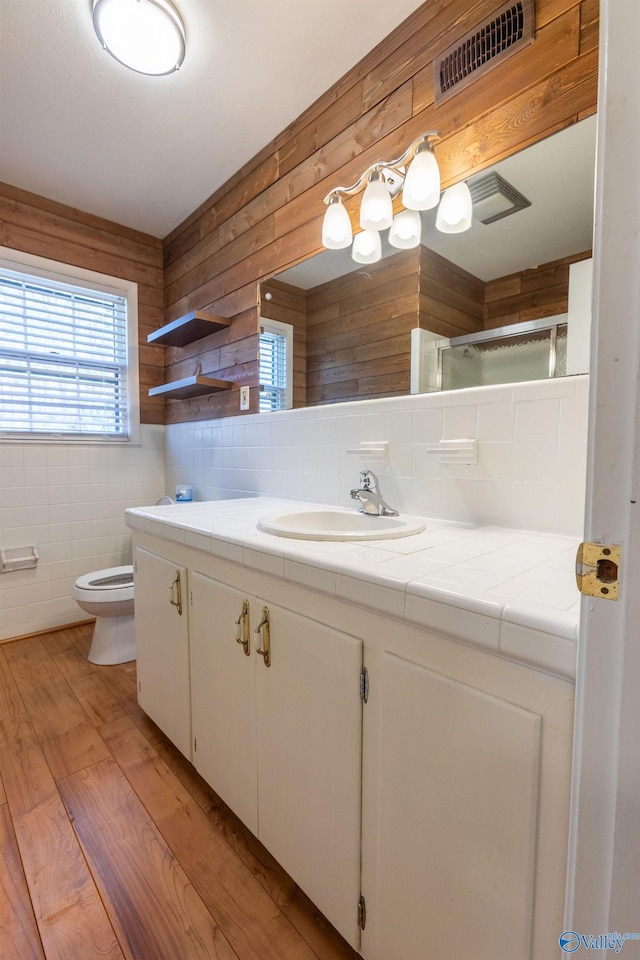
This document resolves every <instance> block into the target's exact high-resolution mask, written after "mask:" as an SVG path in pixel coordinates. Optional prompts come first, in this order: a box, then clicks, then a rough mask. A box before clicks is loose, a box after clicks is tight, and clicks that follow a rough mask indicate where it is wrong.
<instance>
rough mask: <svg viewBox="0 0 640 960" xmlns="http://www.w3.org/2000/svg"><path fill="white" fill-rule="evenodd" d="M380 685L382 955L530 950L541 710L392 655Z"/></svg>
mask: <svg viewBox="0 0 640 960" xmlns="http://www.w3.org/2000/svg"><path fill="white" fill-rule="evenodd" d="M379 686H380V690H379V696H380V700H381V702H380V740H379V743H378V744H377V749H378V751H379V758H380V759H379V771H380V772H379V783H378V793H379V803H380V824H379V837H378V843H379V897H378V902H379V905H380V906H379V910H380V917H379V938H380V939H379V949H378V953H377V955H378V956H379V957H383V958H384V960H423V958H424V957H425V956H430V957H437V958H438V960H460V958H461V957H473V958H474V960H495V958H496V956H498V955H499V954H500V952H501V950H502V951H504V950H506V952H507V953H508V955H509V957H511V958H513V960H527V958H529V956H530V950H531V944H530V936H531V918H532V911H533V883H534V872H535V842H536V818H537V797H538V782H539V761H540V737H541V718H540V717H539V716H538V715H537V714H535V713H531V712H529V711H527V710H523V709H521V708H519V707H517V706H514V705H513V704H511V703H508V702H507V701H505V700H501V699H498V698H496V697H492V696H488V695H487V694H485V693H483V692H480V691H478V690H475V689H473V688H472V687H469V686H465V685H464V684H461V683H458V682H456V681H454V680H451V679H449V678H447V677H443V676H441V675H439V674H436V673H433V672H432V671H430V670H428V669H426V668H424V667H421V666H418V665H416V664H414V663H410V662H409V661H407V660H403V659H400V658H399V657H396V656H394V655H392V654H389V653H385V654H383V655H382V657H381V662H380V670H379ZM365 896H366V893H365ZM501 945H502V946H501Z"/></svg>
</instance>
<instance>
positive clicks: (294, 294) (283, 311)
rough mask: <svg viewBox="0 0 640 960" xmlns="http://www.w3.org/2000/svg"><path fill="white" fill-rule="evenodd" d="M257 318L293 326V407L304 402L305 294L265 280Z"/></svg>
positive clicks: (282, 284)
mask: <svg viewBox="0 0 640 960" xmlns="http://www.w3.org/2000/svg"><path fill="white" fill-rule="evenodd" d="M258 297H259V300H258V313H259V318H260V319H262V318H264V319H265V320H279V321H280V323H290V324H291V326H292V327H293V406H294V407H304V406H305V404H306V402H307V292H306V290H300V289H299V288H298V287H293V286H291V284H288V283H283V282H282V281H281V280H273V279H269V280H265V282H264V283H262V284H260V289H259V291H258Z"/></svg>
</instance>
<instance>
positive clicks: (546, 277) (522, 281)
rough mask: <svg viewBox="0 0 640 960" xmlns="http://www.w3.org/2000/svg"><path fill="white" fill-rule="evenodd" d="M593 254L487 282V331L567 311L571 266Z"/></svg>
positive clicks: (556, 261) (570, 258)
mask: <svg viewBox="0 0 640 960" xmlns="http://www.w3.org/2000/svg"><path fill="white" fill-rule="evenodd" d="M590 256H591V251H590V250H586V251H585V252H584V253H581V254H577V255H576V256H573V257H565V258H564V259H562V260H553V261H551V262H550V263H543V264H541V265H540V266H539V267H536V268H535V269H531V270H523V271H521V272H520V273H512V274H510V275H509V276H508V277H500V278H499V279H498V280H491V281H489V282H488V283H487V284H486V285H485V300H484V326H485V328H486V329H487V330H489V329H491V328H493V327H502V326H505V325H506V324H509V323H525V322H526V321H528V320H541V319H543V318H544V317H553V316H555V315H556V314H558V313H566V312H567V310H568V309H569V266H570V264H572V263H576V262H577V261H579V260H584V259H586V258H587V257H590Z"/></svg>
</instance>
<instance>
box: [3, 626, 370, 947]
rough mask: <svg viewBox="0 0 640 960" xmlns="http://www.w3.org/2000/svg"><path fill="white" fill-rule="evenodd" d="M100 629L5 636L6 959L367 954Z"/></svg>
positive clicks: (4, 851) (4, 842)
mask: <svg viewBox="0 0 640 960" xmlns="http://www.w3.org/2000/svg"><path fill="white" fill-rule="evenodd" d="M91 630H92V628H91V626H80V627H75V628H72V629H68V630H60V631H58V632H56V633H50V634H43V635H42V636H40V637H33V638H29V639H26V640H21V641H18V642H16V643H12V644H5V645H2V646H0V858H1V861H0V957H2V960H98V958H99V960H356V958H357V954H356V953H355V952H354V951H353V950H352V949H351V948H350V947H349V946H348V945H347V944H346V943H345V942H344V940H342V938H341V937H340V936H339V935H338V934H337V933H336V931H335V930H334V929H333V927H331V925H330V924H329V923H328V922H327V921H326V920H325V918H324V917H322V916H321V915H320V914H319V913H318V911H317V910H316V908H315V907H314V906H313V904H312V903H311V902H310V901H309V900H308V899H307V897H305V895H304V893H302V891H301V890H300V889H299V888H298V887H297V886H296V885H295V884H294V883H293V881H292V880H291V878H290V877H289V876H288V875H287V874H286V873H285V872H284V871H283V870H282V868H281V867H280V866H279V865H278V864H277V863H276V862H275V861H274V860H273V858H272V857H271V856H270V855H269V853H268V852H267V851H266V850H265V849H264V847H262V845H261V844H260V843H259V842H258V841H257V840H256V839H255V837H253V836H252V835H251V834H250V833H249V831H248V830H247V829H246V828H245V827H244V826H243V824H241V823H240V821H239V820H238V819H237V818H236V817H235V816H234V814H233V813H232V812H231V811H230V810H229V809H228V807H226V806H225V805H224V804H223V803H222V801H221V800H220V799H219V797H217V796H216V794H215V793H214V792H213V791H212V790H211V789H210V788H209V787H208V786H207V784H206V783H205V782H204V781H203V780H202V779H201V778H200V777H199V776H198V774H197V773H196V772H195V770H194V769H193V767H192V766H191V764H190V763H189V762H188V761H187V760H185V759H184V757H182V756H181V755H180V754H179V753H178V751H177V750H176V749H175V748H174V747H173V745H172V744H171V743H170V742H169V741H168V740H167V738H166V737H165V736H164V734H162V732H161V731H160V730H159V729H158V728H157V727H156V726H155V724H153V723H152V722H151V721H150V720H149V718H148V717H147V716H146V715H145V714H144V713H143V711H142V710H140V708H139V707H138V704H137V701H136V673H135V663H129V664H120V665H118V666H109V667H104V666H95V665H93V664H91V663H89V661H88V660H87V653H88V650H89V646H90V642H91Z"/></svg>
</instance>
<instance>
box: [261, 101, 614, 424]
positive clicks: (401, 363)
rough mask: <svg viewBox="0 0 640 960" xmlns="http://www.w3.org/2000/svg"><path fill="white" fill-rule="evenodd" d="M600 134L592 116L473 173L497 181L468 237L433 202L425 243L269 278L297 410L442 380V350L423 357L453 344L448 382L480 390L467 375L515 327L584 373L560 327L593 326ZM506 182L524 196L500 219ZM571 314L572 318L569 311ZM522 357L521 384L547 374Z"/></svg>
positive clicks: (324, 260)
mask: <svg viewBox="0 0 640 960" xmlns="http://www.w3.org/2000/svg"><path fill="white" fill-rule="evenodd" d="M595 135H596V117H595V116H592V117H589V118H587V119H585V120H582V121H580V122H579V123H576V124H574V125H572V126H571V127H568V128H566V129H564V130H562V131H560V132H558V133H556V134H554V135H553V136H550V137H548V138H546V139H545V140H542V141H540V142H539V143H536V144H534V145H532V146H530V147H528V148H526V149H525V150H522V151H520V152H519V153H517V154H514V155H513V156H511V157H509V158H507V159H505V160H503V161H501V162H500V163H498V164H496V165H495V166H494V167H492V168H491V169H490V170H486V171H483V172H482V173H481V174H477V175H473V176H470V177H469V180H468V181H467V182H468V183H469V184H470V185H471V184H472V182H473V181H474V180H476V181H477V180H478V179H479V178H485V177H487V175H488V174H494V173H495V174H498V177H499V179H498V180H496V179H495V178H489V179H488V180H487V181H486V189H485V191H484V192H485V193H486V196H485V198H484V199H483V200H482V201H478V202H476V203H475V204H474V220H473V224H472V227H471V229H470V230H468V231H467V232H465V233H460V234H452V235H447V234H442V233H439V232H438V231H437V230H436V228H435V210H429V211H426V212H425V213H423V214H422V215H421V216H422V218H423V229H422V243H421V245H420V246H419V247H417V248H414V249H412V250H401V251H399V250H396V249H395V248H393V247H390V246H389V245H388V244H387V243H386V242H383V259H382V260H380V261H378V262H377V263H375V264H370V265H366V266H363V265H361V264H356V263H355V262H354V261H353V260H352V258H351V255H350V250H349V249H347V250H335V251H330V250H326V251H323V252H322V253H320V254H318V255H317V256H314V257H311V258H310V259H308V260H306V261H304V262H302V263H300V264H298V265H296V266H294V267H291V268H290V269H288V270H285V271H283V272H282V273H279V274H278V275H277V276H275V277H273V278H271V279H269V280H265V281H263V283H262V284H261V285H260V313H261V316H262V317H264V318H265V319H271V320H277V321H280V322H283V323H286V324H291V325H292V326H293V332H294V406H306V405H310V406H312V405H316V404H321V403H335V402H339V401H346V400H358V399H373V398H376V397H388V396H397V395H399V394H404V393H408V392H409V391H410V390H412V389H413V392H417V391H421V390H432V389H436V388H439V387H441V386H442V385H443V384H442V382H441V379H440V378H441V376H442V362H441V360H440V362H439V363H440V369H439V370H438V371H436V369H435V367H434V366H433V364H434V363H436V361H435V360H434V359H433V358H434V357H435V356H436V353H434V352H433V351H432V352H431V353H430V352H429V349H427V350H426V353H424V354H423V355H422V360H421V361H418V362H417V357H418V354H419V352H420V351H424V350H425V344H426V345H427V348H429V347H430V345H431V344H433V343H435V342H436V341H440V342H441V341H443V340H445V339H446V340H451V339H453V341H454V343H456V342H458V338H462V340H460V341H459V342H460V343H461V344H462V345H465V349H463V350H461V351H460V352H459V354H458V355H457V356H455V357H454V355H453V354H451V355H450V359H449V361H448V366H449V374H450V375H453V374H451V371H452V370H453V371H454V372H455V371H458V372H457V373H455V376H462V382H452V383H451V384H450V385H451V386H468V385H473V382H469V383H466V382H465V381H464V378H465V376H467V375H468V374H469V371H471V369H472V367H475V368H477V367H478V364H479V363H481V362H482V358H481V356H480V355H481V354H482V355H484V353H485V351H486V349H487V348H486V347H485V346H483V345H484V344H485V343H486V342H487V339H489V340H495V339H497V338H499V337H502V339H504V341H505V343H504V347H505V348H506V347H508V346H509V345H510V344H512V343H513V342H514V340H515V339H518V338H517V337H516V338H514V336H513V332H514V331H516V330H517V331H522V332H525V331H529V333H528V334H527V339H528V340H529V341H531V343H532V344H533V347H532V349H531V351H530V355H531V357H532V358H537V360H536V362H537V363H538V367H540V364H542V369H543V370H544V369H545V364H547V360H546V359H545V357H546V354H545V350H546V349H547V348H546V346H543V345H542V341H543V340H546V339H549V340H550V341H554V342H553V344H552V349H553V350H555V351H556V354H557V356H556V358H555V359H554V360H553V365H554V369H552V371H551V375H553V373H554V372H555V374H556V375H557V374H563V373H565V372H566V373H579V372H586V365H587V358H588V344H587V347H585V346H584V336H583V339H582V346H580V345H578V346H577V347H575V346H574V347H573V352H572V355H571V357H570V358H569V361H568V363H567V358H566V350H567V346H566V337H565V335H566V332H567V325H568V330H569V337H570V338H571V335H572V331H573V330H576V331H577V330H578V326H579V324H582V329H583V330H584V323H585V322H588V317H587V318H586V320H585V319H584V318H583V319H580V315H579V312H580V311H582V314H584V312H585V310H586V312H587V313H588V309H589V290H590V279H589V277H590V273H589V271H588V267H589V263H590V261H589V258H590V256H591V245H592V234H593V197H594V171H595ZM505 183H506V184H507V185H510V186H511V187H513V188H515V190H516V191H517V192H518V193H519V194H521V195H522V196H524V198H525V199H526V201H528V204H527V205H525V206H523V207H522V208H521V209H517V210H516V211H515V212H513V213H509V214H507V215H502V213H503V209H504V208H505V207H506V208H507V209H509V208H510V207H511V206H513V204H514V203H515V201H514V198H513V196H512V195H511V194H510V191H509V189H508V186H507V187H505V186H504V184H505ZM496 184H497V186H496ZM483 187H484V183H483ZM496 191H498V192H496ZM505 196H506V200H505ZM580 265H581V266H580ZM570 285H571V287H572V292H571V297H570ZM570 300H571V303H570ZM580 303H581V305H580ZM572 309H573V312H574V314H575V312H576V310H578V314H577V316H578V319H577V320H575V321H574V320H572V319H567V316H569V318H571V316H572V314H571V310H572ZM514 325H517V327H516V326H514ZM505 328H507V329H506V330H505ZM412 331H414V333H413V336H412ZM416 331H418V333H417V334H416ZM573 336H574V337H576V336H577V334H573ZM556 337H558V339H557V342H556ZM563 338H564V339H563ZM587 340H588V335H587ZM412 341H413V385H412ZM576 342H577V341H576ZM440 346H441V344H440ZM556 348H557V349H556ZM434 350H435V347H434ZM570 352H571V350H570ZM425 356H426V357H427V360H426V361H425V360H424V357H425ZM527 356H528V354H527V353H526V352H525V353H524V354H522V355H521V356H519V357H518V359H517V360H516V362H515V366H514V367H513V369H514V371H517V372H514V374H513V377H512V379H514V380H516V379H520V380H521V379H534V378H535V377H537V376H538V374H537V373H533V374H532V375H531V376H529V368H528V363H529V360H528V359H527ZM429 357H430V358H431V359H429ZM541 357H542V360H541ZM556 361H557V362H556ZM420 362H422V367H423V368H424V369H423V370H422V373H420V374H419V381H418V386H416V382H417V381H416V376H417V373H416V371H417V370H418V371H419V370H420ZM532 362H533V359H532ZM430 364H431V366H430ZM532 369H533V368H532ZM460 371H462V372H461V373H460ZM542 375H544V373H543V374H542ZM445 386H446V383H445Z"/></svg>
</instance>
